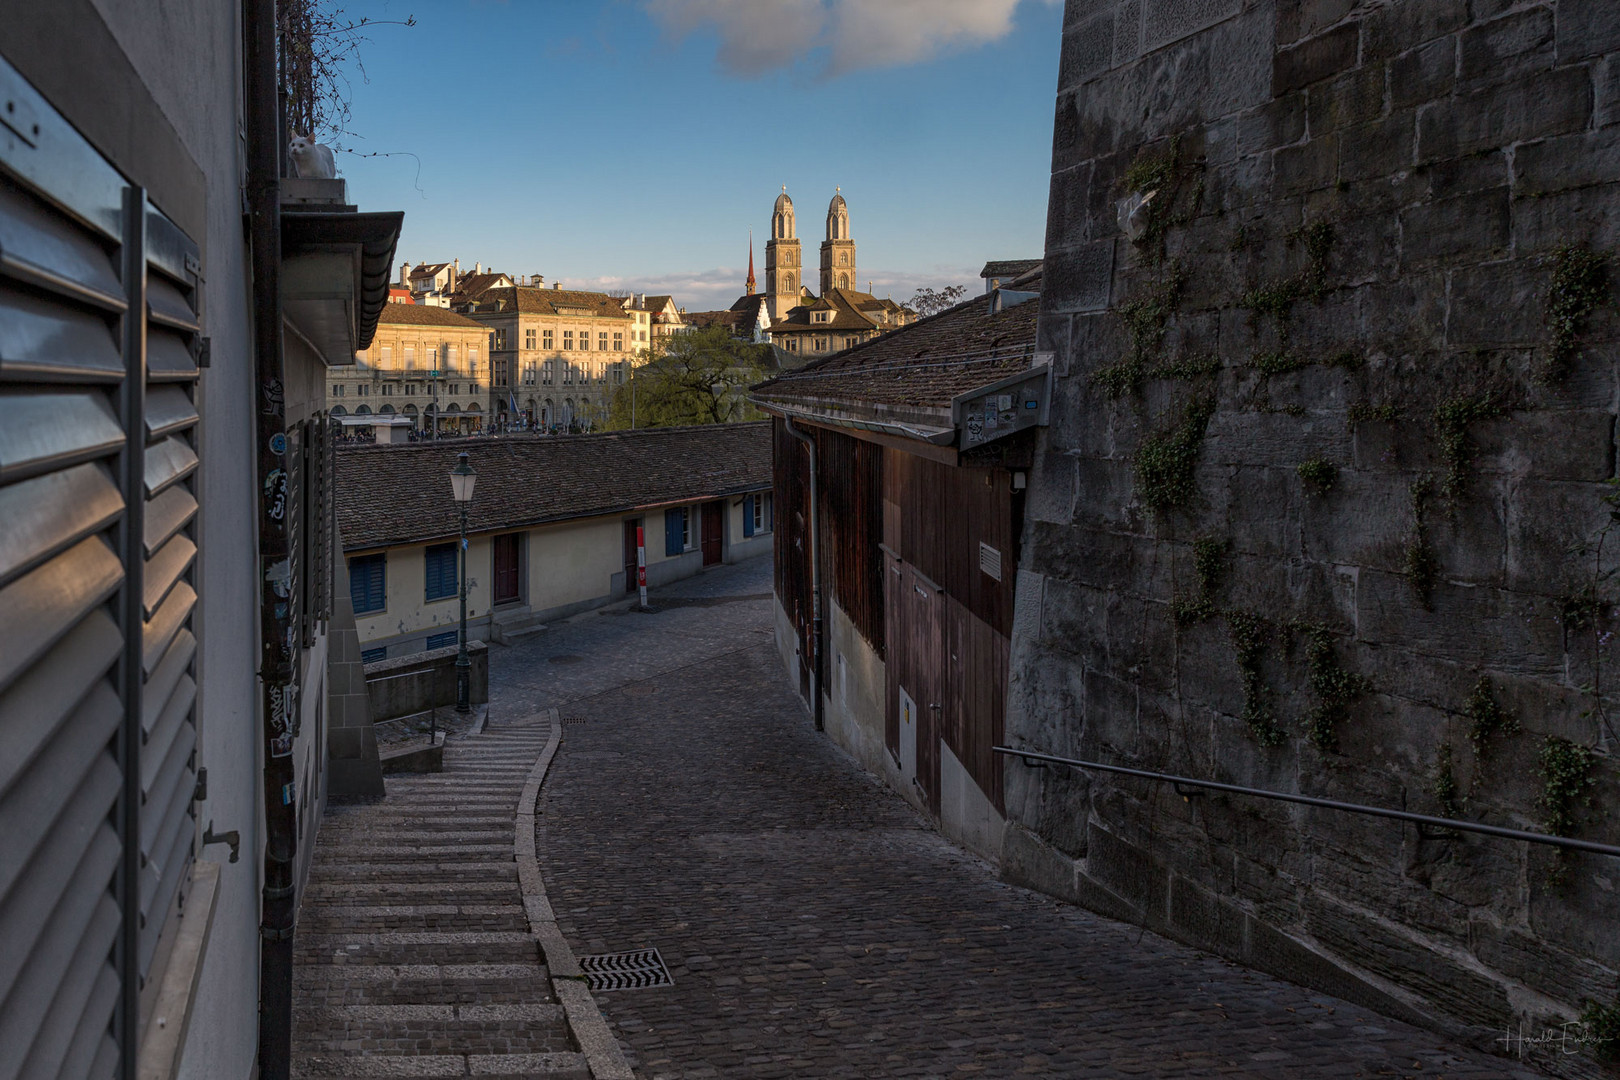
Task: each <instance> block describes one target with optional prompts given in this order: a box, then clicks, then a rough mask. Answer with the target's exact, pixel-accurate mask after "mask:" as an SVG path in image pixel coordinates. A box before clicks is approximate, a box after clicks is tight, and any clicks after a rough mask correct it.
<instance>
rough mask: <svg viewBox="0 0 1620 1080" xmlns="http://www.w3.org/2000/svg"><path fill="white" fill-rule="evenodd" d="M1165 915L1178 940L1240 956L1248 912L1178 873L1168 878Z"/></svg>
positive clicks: (1229, 955) (1212, 950)
mask: <svg viewBox="0 0 1620 1080" xmlns="http://www.w3.org/2000/svg"><path fill="white" fill-rule="evenodd" d="M1168 916H1169V917H1168V920H1167V922H1168V927H1169V930H1170V932H1171V933H1172V934H1174V935H1176V936H1177V937H1179V938H1181V940H1183V941H1186V942H1189V943H1191V944H1194V945H1197V946H1198V947H1199V948H1202V949H1208V950H1210V951H1211V952H1214V953H1216V954H1218V955H1220V956H1225V957H1228V958H1230V959H1241V958H1242V956H1243V944H1244V924H1245V923H1246V922H1247V920H1248V916H1247V915H1246V914H1245V913H1244V912H1242V911H1240V910H1239V909H1237V908H1236V907H1234V906H1233V905H1232V904H1231V903H1230V902H1229V901H1227V900H1224V899H1222V898H1221V897H1218V896H1215V895H1214V894H1212V893H1210V892H1208V891H1206V890H1204V889H1201V888H1199V887H1198V886H1197V885H1194V884H1193V883H1192V882H1190V881H1188V880H1187V879H1186V878H1184V877H1182V876H1181V875H1179V874H1174V875H1172V876H1171V878H1170V910H1169V912H1168Z"/></svg>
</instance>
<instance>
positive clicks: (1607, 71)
mask: <svg viewBox="0 0 1620 1080" xmlns="http://www.w3.org/2000/svg"><path fill="white" fill-rule="evenodd" d="M1592 85H1593V88H1594V91H1595V93H1596V95H1597V100H1596V102H1595V106H1596V113H1597V115H1596V116H1595V117H1594V119H1595V121H1596V123H1597V125H1598V126H1599V127H1608V126H1609V125H1610V124H1616V123H1620V54H1616V55H1612V56H1610V57H1608V58H1607V59H1606V60H1604V61H1603V63H1601V64H1599V65H1597V66H1596V67H1594V68H1593V69H1592Z"/></svg>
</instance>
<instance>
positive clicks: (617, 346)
mask: <svg viewBox="0 0 1620 1080" xmlns="http://www.w3.org/2000/svg"><path fill="white" fill-rule="evenodd" d="M613 351H614V352H624V333H623V332H622V331H621V332H619V333H616V334H614V335H613Z"/></svg>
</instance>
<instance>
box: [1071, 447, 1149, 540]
mask: <svg viewBox="0 0 1620 1080" xmlns="http://www.w3.org/2000/svg"><path fill="white" fill-rule="evenodd" d="M1075 491H1076V493H1077V495H1076V498H1075V500H1074V505H1073V510H1072V511H1071V515H1070V516H1071V520H1073V521H1074V522H1076V523H1078V524H1081V525H1088V526H1092V527H1095V528H1104V529H1127V530H1128V529H1134V527H1135V526H1136V524H1137V523H1138V521H1139V520H1140V517H1141V515H1140V511H1139V508H1138V507H1137V506H1136V505H1135V500H1136V472H1135V470H1134V469H1133V468H1132V465H1131V463H1130V462H1129V461H1126V460H1122V459H1119V458H1098V457H1090V456H1083V457H1080V458H1079V459H1078V460H1077V461H1076V463H1075Z"/></svg>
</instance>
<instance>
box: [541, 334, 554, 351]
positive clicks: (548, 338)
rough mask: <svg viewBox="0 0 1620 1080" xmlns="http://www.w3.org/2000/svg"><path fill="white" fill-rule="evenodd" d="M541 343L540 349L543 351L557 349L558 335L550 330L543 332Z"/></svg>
mask: <svg viewBox="0 0 1620 1080" xmlns="http://www.w3.org/2000/svg"><path fill="white" fill-rule="evenodd" d="M540 343H541V344H540V347H541V348H543V349H555V348H556V347H557V335H556V334H555V333H553V332H552V331H550V330H542V331H541V332H540Z"/></svg>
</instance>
